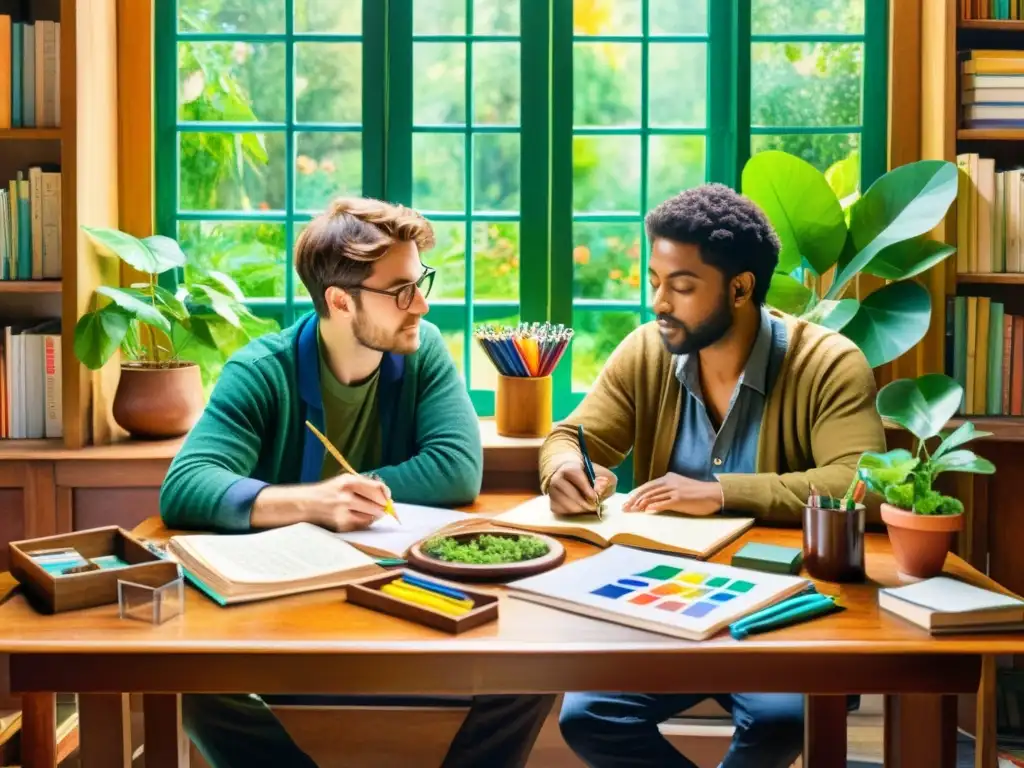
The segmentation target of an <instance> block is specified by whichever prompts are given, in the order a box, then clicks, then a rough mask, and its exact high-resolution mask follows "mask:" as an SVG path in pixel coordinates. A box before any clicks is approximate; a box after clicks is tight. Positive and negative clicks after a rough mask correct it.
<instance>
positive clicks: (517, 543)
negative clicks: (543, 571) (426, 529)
mask: <svg viewBox="0 0 1024 768" xmlns="http://www.w3.org/2000/svg"><path fill="white" fill-rule="evenodd" d="M421 550H422V551H423V553H424V554H426V555H429V556H430V557H433V558H435V559H437V560H445V561H447V562H450V563H465V564H467V565H495V564H501V563H521V562H523V561H524V560H534V559H536V558H538V557H542V556H543V555H546V554H547V553H548V545H547V544H545V543H544V542H543V541H541V540H540V539H537V538H535V537H533V536H495V535H493V534H489V533H483V534H480V535H479V536H475V537H473V538H472V539H470V540H468V541H459V540H458V539H456V538H453V537H451V536H435V537H433V538H432V539H428V540H427V541H426V542H424V543H423V546H422V547H421Z"/></svg>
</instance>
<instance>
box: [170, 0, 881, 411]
mask: <svg viewBox="0 0 1024 768" xmlns="http://www.w3.org/2000/svg"><path fill="white" fill-rule="evenodd" d="M464 1H465V2H466V3H467V25H468V26H467V34H465V35H454V36H452V35H444V36H437V35H431V36H428V39H430V40H435V39H436V40H440V38H441V37H443V38H444V40H445V41H450V42H463V43H465V44H466V45H467V48H468V49H470V50H467V53H468V58H467V68H466V74H465V99H466V125H465V126H464V127H456V126H446V127H445V128H444V129H443V132H446V133H449V132H458V133H462V134H463V135H465V136H466V139H465V145H464V147H465V150H464V151H465V152H466V154H465V158H464V163H465V177H464V183H465V186H466V189H465V206H466V212H467V213H469V214H471V215H472V214H473V213H474V212H473V211H472V196H473V185H472V179H473V177H472V172H473V168H472V166H473V160H474V158H473V153H472V144H473V140H472V137H473V135H474V134H475V133H478V132H482V131H478V130H477V128H474V120H473V109H472V106H473V74H472V63H471V58H472V50H471V46H472V45H473V43H474V41H476V42H486V41H488V40H489V39H490V38H493V37H495V36H493V35H483V36H478V35H474V34H472V0H464ZM283 2H284V12H285V28H284V32H281V33H272V34H259V33H210V34H207V33H181V32H179V31H178V2H177V0H156V3H155V16H154V22H155V28H156V34H155V46H154V59H155V61H154V71H155V80H156V89H155V90H156V94H155V121H154V126H155V132H156V144H155V146H156V150H157V151H156V157H155V175H156V185H155V186H156V201H155V202H156V227H157V231H158V232H159V233H161V234H166V235H169V236H172V237H177V231H178V222H179V221H188V220H202V221H253V222H256V221H280V222H283V223H284V225H285V244H286V253H285V264H286V275H285V296H284V297H283V298H274V299H258V298H257V299H250V300H248V301H247V304H248V305H249V306H250V308H251V309H252V311H253V312H254V313H255V314H257V315H260V316H263V317H273V318H275V319H277V320H278V321H279V322H280V323H281V325H282V327H284V326H286V325H289V324H291V323H292V322H293V321H294V320H295V319H296V318H297V316H298V314H299V313H301V312H306V311H309V310H310V309H311V308H312V303H311V302H310V301H309V299H308V298H303V297H296V296H295V295H294V294H295V290H294V288H295V273H294V269H293V268H292V265H293V263H294V238H295V232H296V229H297V226H299V225H301V223H302V222H303V221H304V220H307V219H308V216H307V215H305V214H303V213H302V212H297V211H296V210H295V194H294V191H295V173H296V168H295V159H296V134H297V133H299V132H304V131H306V130H310V129H311V128H312V130H335V129H338V128H344V129H346V130H351V126H340V125H330V124H314V125H313V126H310V125H308V124H306V125H304V124H302V123H296V121H295V104H294V101H295V100H294V73H295V45H296V44H297V43H301V42H354V41H359V42H360V43H361V46H362V63H363V66H362V100H363V102H362V123H361V130H360V133H361V136H362V150H363V167H362V183H363V192H362V193H363V194H364V195H366V196H371V197H379V198H381V199H386V200H390V201H392V202H397V203H405V204H411V203H412V179H413V149H412V147H413V135H414V134H415V133H417V132H420V131H421V130H423V129H421V128H419V127H415V126H414V123H413V88H414V79H413V71H414V57H413V50H414V45H413V44H414V40H415V39H418V36H415V35H414V32H413V3H414V2H415V0H363V3H362V14H363V16H362V18H363V29H362V34H361V35H333V34H311V33H296V32H295V31H294V29H293V24H294V14H293V7H294V2H295V0H283ZM707 2H708V14H707V19H708V22H707V23H708V27H707V31H706V34H705V35H677V36H664V37H663V36H660V35H659V36H657V37H654V38H652V37H651V36H650V35H649V30H650V26H649V4H650V0H641V6H642V17H641V36H640V37H636V36H623V35H611V36H596V37H589V36H588V37H585V38H581V39H585V40H594V41H601V40H605V39H614V40H621V41H623V42H634V41H635V42H639V43H640V45H641V51H642V53H641V66H642V67H643V68H644V69H646V66H647V62H648V61H649V54H648V51H649V46H650V45H651V44H652V42H651V41H652V39H653V40H654V41H655V42H654V44H661V43H662V42H664V43H672V42H698V43H703V44H705V45H706V46H707V52H706V56H707V62H708V63H707V70H706V71H707V76H706V82H705V88H706V91H705V93H706V100H705V104H706V117H705V125H704V126H703V128H701V129H689V128H688V129H686V130H685V131H684V132H683V134H698V135H703V136H704V137H705V178H706V180H707V181H715V182H721V183H723V184H726V185H729V186H732V187H733V188H738V187H739V182H740V175H741V172H742V168H743V165H744V164H745V162H746V161H747V159H748V158H749V156H750V148H751V138H752V136H754V135H758V134H766V133H767V134H772V135H776V134H782V133H836V132H843V133H852V132H857V133H859V134H860V137H861V138H860V144H859V147H860V158H861V190H865V189H867V187H868V186H869V185H870V184H871V183H872V182H873V181H874V180H875V179H876V178H878V177H879V176H880V175H881V174H883V173H884V172H885V170H886V167H887V156H888V146H887V144H888V141H887V138H888V125H887V111H888V104H887V99H888V19H889V4H890V3H889V0H886V1H885V2H873V1H871V0H865V19H864V30H863V33H861V34H852V35H851V34H786V35H779V34H773V35H764V34H759V35H753V34H752V33H751V8H752V0H707ZM502 39H508V40H510V41H512V40H518V44H519V48H520V67H519V70H520V71H519V73H518V76H519V79H520V120H519V129H518V133H519V136H520V210H519V212H518V214H515V215H512V216H507V215H505V214H502V215H499V216H497V217H495V216H493V215H491V216H488V217H486V220H487V221H495V220H497V219H502V220H505V219H508V218H512V219H516V220H518V222H519V227H520V232H519V242H520V262H519V263H520V281H519V298H518V301H517V302H515V301H512V302H487V301H474V300H473V294H472V288H473V267H472V263H471V260H470V258H467V263H466V300H465V301H464V302H463V301H460V300H437V299H435V300H432V301H431V312H430V314H429V315H428V320H430V321H431V322H433V323H434V324H436V325H437V326H438V327H439V328H440V329H441V331H442V332H446V331H448V332H450V331H456V330H461V331H462V333H463V338H464V349H463V361H462V362H463V370H464V373H465V379H466V386H467V390H468V391H469V393H470V397H471V399H472V401H473V404H474V407H475V408H476V410H477V413H478V414H479V415H480V416H490V415H493V413H494V393H493V391H487V390H474V389H473V388H472V386H471V385H472V372H471V367H472V366H471V362H470V357H471V349H472V346H473V345H474V344H475V342H474V340H473V335H472V324H473V323H474V322H475V321H486V320H488V319H494V318H496V317H503V316H507V315H508V314H511V312H512V311H514V310H515V308H516V307H517V306H518V314H519V317H520V320H521V321H523V322H544V321H549V322H552V323H563V324H565V325H567V326H571V325H572V322H573V308H574V307H581V306H582V307H585V308H587V309H597V310H598V311H621V310H623V309H627V310H628V311H636V312H638V314H639V322H645V321H648V320H650V319H651V317H652V310H651V308H650V306H649V289H648V284H647V281H646V279H645V276H646V268H647V259H648V256H649V253H648V247H647V245H648V244H647V242H646V237H645V235H644V233H643V232H642V225H641V226H640V230H641V240H640V269H641V272H640V274H641V281H640V295H639V300H638V301H626V302H622V301H605V300H602V299H586V300H582V301H580V300H574V298H573V291H571V290H570V291H560V292H557V293H556V292H555V291H553V290H552V286H553V285H555V284H556V283H566V282H568V283H569V284H570V285H571V284H573V270H574V267H573V260H572V251H573V223H574V221H577V220H579V218H580V217H579V216H574V211H573V188H572V173H573V165H572V162H573V158H572V149H573V136H574V135H578V134H579V131H576V130H574V125H573V98H572V94H573V71H572V70H573V44H574V41H575V40H576V39H577V38H576V36H575V34H574V25H573V3H571V2H568V1H564V2H563V1H562V0H520V26H519V35H518V37H517V38H516V37H512V38H504V37H503V38H502ZM181 40H193V41H197V42H198V41H231V40H238V41H246V42H270V41H276V42H283V43H284V44H285V46H286V48H285V53H286V55H285V71H286V73H290V76H289V77H288V79H287V82H286V84H285V101H286V113H285V121H284V123H281V124H268V123H255V124H252V125H250V124H246V123H242V124H239V123H223V124H222V123H210V124H205V125H202V126H198V125H196V124H187V123H181V122H179V121H178V117H177V111H178V107H177V92H178V68H177V47H178V42H179V41H181ZM758 42H779V43H781V42H855V43H862V44H863V45H864V54H863V71H862V89H861V93H862V111H861V124H860V126H856V127H854V126H840V127H836V126H821V127H813V128H810V127H791V126H790V127H787V126H772V127H770V128H767V127H762V126H753V125H751V120H750V117H751V45H752V44H754V43H758ZM715 73H723V77H722V80H721V81H718V80H715V79H714V74H715ZM647 81H648V78H647V76H646V72H643V73H642V74H641V83H642V85H641V103H640V109H641V123H640V126H639V128H637V129H617V128H610V129H607V130H598V131H589V130H588V131H587V133H601V134H607V135H622V134H626V133H628V134H630V135H639V136H640V137H641V139H640V145H641V155H640V158H641V169H640V179H641V181H640V185H641V189H640V190H639V192H638V199H639V200H641V201H642V205H641V208H642V209H641V210H640V211H639V214H640V221H642V217H643V214H644V213H645V212H646V211H645V210H643V207H644V206H645V205H646V203H647V200H646V198H647V195H646V187H647V181H648V175H649V171H648V162H647V161H648V151H647V147H648V139H649V137H650V136H651V135H655V134H660V133H663V132H664V131H661V130H659V129H657V128H656V129H654V130H653V131H652V130H651V126H650V125H649V114H648V109H649V104H648V96H649V94H648V87H647ZM183 127H184V128H187V129H189V130H195V129H199V130H207V131H216V132H229V131H237V130H243V131H246V132H249V131H251V130H252V129H254V128H257V129H261V130H274V131H282V132H283V133H284V134H285V190H284V192H285V201H286V202H285V210H284V211H274V212H261V211H242V212H239V211H231V212H218V211H202V212H194V211H180V210H178V199H179V165H178V160H179V157H178V154H179V143H178V134H179V132H180V131H181V129H182V128H183ZM854 128H856V130H851V129H854ZM428 130H431V129H428ZM485 131H486V129H485ZM486 132H490V131H486ZM672 133H673V135H675V134H676V132H675V131H672ZM172 150H173V151H172ZM428 215H429V212H428ZM452 218H454V217H453V216H451V215H444V216H438V217H436V218H435V220H438V221H443V220H450V219H452ZM584 218H588V217H586V216H584ZM604 218H605V217H602V216H597V217H595V219H594V220H597V221H601V220H604ZM612 218H616V217H612ZM458 220H460V221H462V220H463V218H461V217H460V218H459V219H458ZM473 220H474V218H473V217H472V216H471V217H470V218H467V219H466V222H467V224H466V233H467V236H466V247H467V255H468V254H470V253H471V248H472V237H471V230H472V221H473ZM627 220H628V221H631V222H635V221H636V217H628V218H627ZM424 260H425V261H426V262H427V263H429V254H428V255H426V256H425V258H424ZM572 348H573V345H572V344H570V346H569V348H568V350H567V351H566V354H565V356H564V357H563V359H562V361H561V363H560V365H559V366H558V368H557V369H556V370H555V373H554V375H553V379H554V414H553V416H554V418H556V419H560V418H564V417H565V416H566V415H567V414H568V413H569V412H570V411H571V410H572V409H573V408H574V407H575V406H576V405H577V404H578V403H579V402H580V401H581V400H582V398H583V397H584V395H585V392H581V391H573V389H572V385H571V378H572V377H571V372H572Z"/></svg>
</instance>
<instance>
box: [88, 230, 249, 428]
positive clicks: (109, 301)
mask: <svg viewBox="0 0 1024 768" xmlns="http://www.w3.org/2000/svg"><path fill="white" fill-rule="evenodd" d="M82 229H83V230H84V231H85V233H86V234H87V235H88V237H89V239H90V241H91V242H92V243H93V245H94V247H95V248H96V250H97V252H98V253H99V254H100V255H101V256H104V257H113V258H118V259H120V260H121V261H123V262H125V263H126V264H128V265H130V266H131V267H134V268H135V269H136V270H138V271H140V272H143V273H145V274H146V275H148V276H149V281H148V282H143V283H134V284H132V285H131V286H129V287H127V288H119V287H112V286H106V285H101V286H99V287H98V288H97V289H96V292H95V294H94V295H93V299H92V302H93V303H92V309H91V311H89V312H86V313H85V314H84V315H82V317H81V318H79V320H78V323H77V324H76V325H75V338H74V349H75V356H76V357H77V358H78V360H79V361H80V362H81V363H82V364H83V365H85V366H86V367H87V368H89V369H91V370H97V369H99V368H101V367H102V366H103V365H105V364H106V363H107V361H108V360H109V359H110V358H111V357H112V356H113V354H114V352H116V351H117V350H118V349H120V350H121V354H122V360H121V378H120V380H119V381H118V385H117V392H116V394H115V395H114V403H113V416H114V420H115V421H116V422H117V423H118V425H120V426H121V427H122V428H123V429H124V430H126V431H127V432H128V433H129V434H131V435H132V436H133V437H141V438H169V437H178V436H180V435H183V434H185V433H186V432H188V431H189V430H190V429H191V428H192V426H193V424H195V422H196V419H198V418H199V414H200V413H201V412H202V410H203V407H204V405H205V397H204V393H203V384H202V377H201V374H200V370H199V366H198V365H196V364H195V363H194V362H191V361H189V360H188V359H186V357H185V356H184V353H185V352H186V350H187V349H188V346H189V345H190V344H191V343H192V342H198V343H199V344H200V345H202V346H205V347H209V348H212V349H218V348H219V347H220V346H221V343H220V342H221V339H222V338H223V337H224V335H225V333H226V332H231V333H239V332H240V333H243V334H246V335H248V332H247V330H246V326H247V325H250V327H251V325H252V324H253V323H255V324H258V323H259V322H260V321H259V320H258V319H257V318H255V317H254V316H253V315H252V314H251V313H250V312H249V310H248V309H247V308H246V307H245V305H244V304H243V303H242V300H243V298H244V297H243V296H242V292H241V291H240V290H239V289H238V286H237V285H235V283H234V281H232V280H231V278H229V277H227V276H226V275H224V274H221V273H219V272H209V273H205V272H203V271H201V270H198V269H196V268H195V267H194V266H191V265H190V267H189V269H188V272H187V275H186V280H185V282H183V283H181V284H180V285H179V287H178V288H177V290H176V291H171V290H169V289H167V288H165V287H163V286H161V285H159V283H158V278H159V276H160V275H162V274H164V273H165V272H168V271H169V270H172V269H177V268H179V267H183V266H184V265H185V254H184V252H183V251H182V250H181V247H180V246H179V245H178V243H177V242H176V241H175V240H173V239H172V238H170V237H164V236H162V235H153V236H152V237H145V238H141V239H140V238H136V237H133V236H132V235H129V234H127V233H125V232H121V231H120V230H117V229H108V228H92V227H83V228H82ZM243 321H249V322H243Z"/></svg>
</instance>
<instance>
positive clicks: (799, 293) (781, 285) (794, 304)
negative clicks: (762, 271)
mask: <svg viewBox="0 0 1024 768" xmlns="http://www.w3.org/2000/svg"><path fill="white" fill-rule="evenodd" d="M812 295H813V294H812V293H811V289H810V288H808V287H807V286H806V285H804V284H803V283H801V282H800V281H799V280H797V279H796V278H795V277H793V276H792V275H787V274H786V273H784V272H776V273H775V274H774V275H772V282H771V285H769V286H768V298H767V299H765V301H766V302H767V303H768V305H769V306H772V307H775V308H776V309H777V310H779V311H780V312H788V313H789V314H791V315H799V314H801V313H802V312H803V311H804V309H806V308H807V303H808V302H809V301H810V300H811V296H812Z"/></svg>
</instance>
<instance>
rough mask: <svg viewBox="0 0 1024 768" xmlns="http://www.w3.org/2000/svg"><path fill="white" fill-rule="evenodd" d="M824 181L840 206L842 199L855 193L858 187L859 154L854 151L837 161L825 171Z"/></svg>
mask: <svg viewBox="0 0 1024 768" xmlns="http://www.w3.org/2000/svg"><path fill="white" fill-rule="evenodd" d="M825 181H827V182H828V185H829V187H831V188H832V191H833V192H835V193H836V197H837V198H839V200H840V204H841V201H842V200H843V198H847V197H850V196H851V195H855V194H856V193H857V188H858V186H859V185H860V152H858V151H857V150H856V149H855V150H853V151H852V152H850V154H848V155H847V156H846V157H844V158H843V159H842V160H837V161H836V162H834V163H832V165H830V166H829V167H828V168H827V169H826V170H825Z"/></svg>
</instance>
